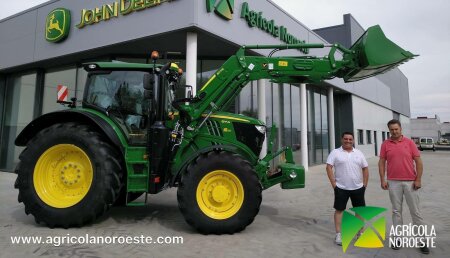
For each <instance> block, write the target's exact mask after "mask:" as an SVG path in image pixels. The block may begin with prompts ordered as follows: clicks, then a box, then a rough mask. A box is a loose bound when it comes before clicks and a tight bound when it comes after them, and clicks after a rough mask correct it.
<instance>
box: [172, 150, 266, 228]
mask: <svg viewBox="0 0 450 258" xmlns="http://www.w3.org/2000/svg"><path fill="white" fill-rule="evenodd" d="M177 196H178V205H179V208H180V210H181V212H182V214H183V216H184V218H185V219H186V221H187V222H188V223H189V224H190V225H191V226H193V227H194V228H196V229H197V230H198V231H199V232H201V233H203V234H233V233H235V232H239V231H242V230H243V229H245V227H247V226H248V225H249V224H250V223H252V222H253V220H254V218H255V216H256V215H257V214H258V212H259V207H260V204H261V198H262V197H261V185H260V183H259V181H258V178H257V176H256V172H255V171H254V170H253V168H252V166H251V165H250V163H249V162H248V161H246V160H244V159H243V158H242V157H240V156H239V155H236V154H231V153H228V152H210V153H208V154H205V155H202V156H199V157H198V158H197V159H196V160H195V161H194V162H193V163H192V164H190V165H189V167H188V168H187V171H186V173H185V174H184V175H183V176H182V179H181V184H180V186H179V188H178V195H177Z"/></svg>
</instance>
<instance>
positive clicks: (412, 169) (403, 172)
mask: <svg viewBox="0 0 450 258" xmlns="http://www.w3.org/2000/svg"><path fill="white" fill-rule="evenodd" d="M387 126H388V128H389V132H390V133H391V137H390V139H387V140H386V141H384V142H383V144H381V150H380V160H379V162H378V170H379V172H380V180H381V188H383V189H384V190H389V197H390V199H391V203H392V222H393V224H394V226H397V225H403V218H402V206H403V196H404V197H405V200H406V204H407V205H408V208H409V212H410V213H411V218H412V221H413V224H414V225H425V223H424V221H423V218H422V215H421V213H420V208H419V191H418V190H419V189H420V188H421V187H422V182H421V179H422V172H423V163H422V159H421V158H420V152H419V150H418V149H417V147H416V144H415V143H414V142H413V141H412V140H411V139H409V138H407V137H405V136H403V135H402V125H401V123H400V121H398V120H396V119H393V120H391V121H389V122H388V124H387ZM414 164H415V165H414ZM386 165H387V181H386V179H385V174H386ZM392 249H394V250H398V249H399V247H398V246H392ZM420 250H421V252H422V253H424V254H428V253H429V252H430V251H429V249H428V247H427V246H424V247H422V248H420Z"/></svg>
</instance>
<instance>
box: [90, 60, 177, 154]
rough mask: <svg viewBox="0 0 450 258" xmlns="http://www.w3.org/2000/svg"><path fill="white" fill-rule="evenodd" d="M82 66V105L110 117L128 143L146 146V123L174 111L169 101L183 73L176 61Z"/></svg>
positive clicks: (108, 63)
mask: <svg viewBox="0 0 450 258" xmlns="http://www.w3.org/2000/svg"><path fill="white" fill-rule="evenodd" d="M84 68H85V70H86V71H88V78H87V82H86V87H85V91H84V96H83V101H82V103H83V107H84V108H91V109H95V110H98V111H101V112H103V113H106V114H107V115H108V116H110V117H111V118H112V119H113V120H114V121H115V122H116V123H117V125H119V126H120V127H121V129H122V131H123V132H124V133H125V135H126V136H127V138H128V142H129V144H130V145H145V144H146V141H147V136H146V135H147V128H148V125H152V124H153V123H154V122H155V121H156V120H160V121H161V120H163V121H164V120H166V119H167V118H166V116H167V114H168V113H169V112H171V111H173V110H172V109H173V108H172V106H171V103H172V101H173V100H174V97H175V91H176V88H177V83H178V78H179V77H180V76H181V74H182V71H181V69H179V68H178V66H177V65H176V64H175V63H169V64H166V65H159V64H135V63H124V62H114V63H111V62H98V63H89V64H85V65H84Z"/></svg>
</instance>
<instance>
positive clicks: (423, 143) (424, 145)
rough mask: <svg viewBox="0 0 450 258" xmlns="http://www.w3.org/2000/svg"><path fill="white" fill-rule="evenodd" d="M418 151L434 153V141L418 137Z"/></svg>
mask: <svg viewBox="0 0 450 258" xmlns="http://www.w3.org/2000/svg"><path fill="white" fill-rule="evenodd" d="M419 150H421V151H422V150H433V151H436V148H435V146H434V140H433V138H430V137H420V140H419Z"/></svg>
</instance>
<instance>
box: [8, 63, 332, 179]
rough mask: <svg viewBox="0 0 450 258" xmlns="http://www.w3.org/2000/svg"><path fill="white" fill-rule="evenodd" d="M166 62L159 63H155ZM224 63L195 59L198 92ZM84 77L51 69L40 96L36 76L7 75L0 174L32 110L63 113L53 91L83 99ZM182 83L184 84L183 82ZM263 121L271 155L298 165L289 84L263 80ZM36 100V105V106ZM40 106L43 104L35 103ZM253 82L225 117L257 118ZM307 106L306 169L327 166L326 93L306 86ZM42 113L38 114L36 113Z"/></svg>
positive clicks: (296, 105) (295, 97) (74, 69)
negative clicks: (283, 152)
mask: <svg viewBox="0 0 450 258" xmlns="http://www.w3.org/2000/svg"><path fill="white" fill-rule="evenodd" d="M116 60H117V61H127V62H137V63H148V62H149V61H150V60H149V59H148V58H135V57H133V58H127V57H120V58H116ZM166 61H167V60H165V59H160V60H158V63H164V62H166ZM170 61H172V62H175V63H177V64H178V65H179V66H180V68H182V69H183V70H185V68H186V67H185V66H186V62H185V60H183V59H179V60H173V59H171V60H170ZM224 61H225V60H199V61H198V63H197V71H198V73H197V90H199V89H200V87H201V86H202V85H203V84H204V83H206V82H207V81H208V79H209V78H210V77H211V76H212V75H213V74H214V73H215V72H216V71H217V69H218V68H219V67H220V66H221V65H222V64H223V62H224ZM86 77H87V72H86V71H84V69H83V68H82V67H81V66H68V67H65V68H62V69H61V68H58V69H50V70H46V71H45V72H44V80H43V85H42V86H41V88H42V92H38V91H37V90H36V73H30V74H25V75H10V76H8V77H7V83H6V84H7V85H6V90H5V92H4V95H5V96H4V99H5V103H4V106H3V107H4V110H3V111H4V112H3V116H4V117H3V120H4V123H2V125H1V127H2V128H1V131H0V132H2V133H1V136H2V141H1V142H0V143H1V146H0V147H1V149H0V151H1V153H0V154H1V155H0V169H2V170H10V171H11V170H13V169H14V166H15V164H16V163H17V161H18V159H17V158H18V155H19V154H20V152H21V151H22V148H18V147H15V146H14V140H15V138H16V136H17V135H18V134H19V133H20V131H21V130H22V129H23V128H24V127H25V126H26V125H27V124H28V123H29V122H31V121H32V120H33V111H34V109H35V108H37V110H38V112H37V113H36V115H42V114H46V113H49V112H53V111H57V110H62V109H65V108H67V107H65V106H63V105H61V104H58V103H56V97H57V90H56V89H57V86H58V85H65V86H67V87H68V88H69V100H70V98H72V97H76V98H77V99H78V100H79V101H81V99H82V98H83V91H84V87H85V83H86ZM181 84H185V81H184V77H183V81H182V82H181ZM264 90H265V92H266V119H265V121H264V122H265V123H266V125H267V127H268V132H270V129H271V127H272V124H273V123H275V124H276V125H277V128H278V130H277V135H276V137H275V142H274V150H277V149H279V148H280V147H282V146H290V147H291V148H292V150H293V153H294V160H295V162H297V163H300V162H301V154H300V151H301V149H300V148H301V142H300V139H301V137H300V133H301V132H300V127H301V126H300V121H301V119H300V89H299V87H297V86H294V85H289V84H276V83H270V82H268V81H266V87H265V89H264ZM35 99H37V100H40V101H36V102H35ZM39 103H42V104H39ZM257 103H258V97H257V82H256V81H253V82H250V83H249V84H248V85H247V86H245V87H244V88H243V90H242V92H241V94H240V95H239V96H238V97H237V98H236V100H235V101H234V102H233V103H232V105H231V106H230V107H229V109H228V111H229V112H237V113H240V114H243V115H247V116H251V117H255V118H256V117H257V116H258V105H257ZM35 106H36V107H35ZM307 106H308V114H307V115H308V118H307V121H308V152H309V164H321V163H324V162H325V161H326V158H327V155H328V153H329V144H328V114H327V92H326V90H323V89H320V88H318V87H315V86H312V85H311V86H308V87H307ZM39 110H42V112H39ZM276 162H278V161H276Z"/></svg>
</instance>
